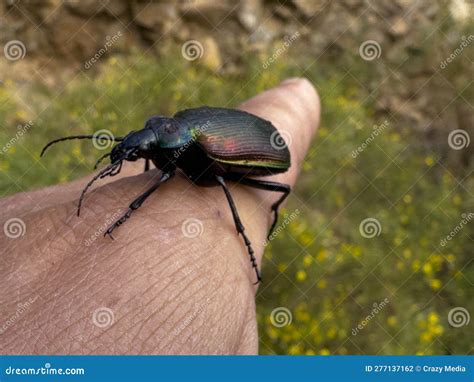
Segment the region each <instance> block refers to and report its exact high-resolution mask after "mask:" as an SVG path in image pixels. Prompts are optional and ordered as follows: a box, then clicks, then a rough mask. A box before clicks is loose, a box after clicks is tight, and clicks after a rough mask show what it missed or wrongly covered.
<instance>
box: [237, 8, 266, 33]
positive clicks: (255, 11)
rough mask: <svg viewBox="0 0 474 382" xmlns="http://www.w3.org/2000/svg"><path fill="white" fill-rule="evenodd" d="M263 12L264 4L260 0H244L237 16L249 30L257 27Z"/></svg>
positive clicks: (251, 30)
mask: <svg viewBox="0 0 474 382" xmlns="http://www.w3.org/2000/svg"><path fill="white" fill-rule="evenodd" d="M261 14H262V4H261V3H260V1H259V0H244V1H242V2H241V3H240V7H239V11H238V12H237V18H238V19H239V21H240V23H241V24H242V26H243V27H244V28H245V29H246V30H247V31H249V32H253V31H255V30H256V29H257V27H258V24H259V21H260V18H261Z"/></svg>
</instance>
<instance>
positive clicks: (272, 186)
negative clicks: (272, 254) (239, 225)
mask: <svg viewBox="0 0 474 382" xmlns="http://www.w3.org/2000/svg"><path fill="white" fill-rule="evenodd" d="M225 177H226V179H229V180H233V181H234V182H238V183H240V184H243V185H245V186H249V187H253V188H258V189H260V190H267V191H276V192H282V193H283V195H282V196H281V198H280V199H278V200H277V201H276V202H275V203H273V204H272V211H273V213H274V217H273V223H272V226H271V228H270V231H269V232H268V239H270V236H271V234H272V232H273V230H274V229H275V227H276V224H277V222H278V209H279V208H280V205H281V204H282V203H283V202H284V200H285V199H286V198H287V196H288V195H289V194H290V191H291V187H290V186H289V185H287V184H284V183H278V182H269V181H266V180H258V179H252V178H246V177H242V176H241V175H240V174H232V173H231V174H226V175H225Z"/></svg>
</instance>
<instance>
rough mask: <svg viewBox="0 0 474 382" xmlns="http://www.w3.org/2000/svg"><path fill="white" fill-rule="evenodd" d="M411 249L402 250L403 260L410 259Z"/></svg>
mask: <svg viewBox="0 0 474 382" xmlns="http://www.w3.org/2000/svg"><path fill="white" fill-rule="evenodd" d="M411 254H412V253H411V249H410V248H406V249H404V250H403V257H404V258H405V259H409V258H410V257H411Z"/></svg>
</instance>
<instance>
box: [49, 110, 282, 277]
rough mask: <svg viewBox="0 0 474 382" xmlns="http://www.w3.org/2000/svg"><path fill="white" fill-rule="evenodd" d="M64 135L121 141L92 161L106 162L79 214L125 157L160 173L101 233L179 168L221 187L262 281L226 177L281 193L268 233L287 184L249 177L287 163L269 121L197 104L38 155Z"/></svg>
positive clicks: (195, 178)
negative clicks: (59, 144) (124, 132)
mask: <svg viewBox="0 0 474 382" xmlns="http://www.w3.org/2000/svg"><path fill="white" fill-rule="evenodd" d="M69 139H103V140H110V141H115V142H120V143H119V144H118V145H116V146H114V147H113V149H112V150H111V152H110V153H107V154H105V155H104V156H102V157H101V158H100V159H99V160H98V161H97V164H98V163H99V162H100V161H101V160H102V159H104V158H106V157H110V162H111V163H110V164H109V165H108V166H107V167H105V168H104V169H102V170H101V171H100V172H99V173H98V174H97V175H95V176H94V177H93V178H92V180H91V181H90V182H89V183H88V184H87V185H86V187H85V188H84V190H83V191H82V194H81V196H80V198H79V204H78V208H77V215H78V216H79V213H80V210H81V204H82V201H83V199H84V196H85V193H86V191H87V190H88V188H89V187H90V186H91V185H92V183H94V182H95V181H96V180H97V179H99V178H104V177H106V176H114V175H116V174H118V173H119V172H120V170H121V168H122V162H123V161H124V160H127V161H136V160H137V159H140V158H144V159H145V161H146V162H145V163H146V164H145V171H147V170H148V169H149V164H150V161H151V162H153V164H154V165H155V166H156V167H157V168H158V169H160V170H161V171H162V174H161V176H160V178H159V179H157V181H156V183H155V184H154V185H153V186H151V187H150V188H149V189H148V190H147V191H146V192H144V193H143V194H141V195H140V196H138V197H137V198H136V199H135V200H134V201H133V202H132V203H131V204H130V206H129V208H128V210H127V212H126V213H125V214H124V215H123V216H122V217H120V218H119V219H118V220H117V221H116V222H115V223H114V224H112V225H111V226H110V227H109V228H108V229H107V231H106V232H105V234H104V236H105V235H109V236H112V235H111V234H112V231H113V230H114V229H115V228H116V227H118V226H119V225H121V224H123V223H124V222H125V221H126V220H127V219H128V218H129V217H130V215H131V214H132V212H133V211H134V210H136V209H137V208H139V207H140V206H141V205H142V204H143V202H144V201H145V200H146V198H148V197H149V196H150V195H151V194H152V193H153V191H155V190H156V189H157V188H158V187H159V186H160V185H161V184H162V183H164V182H166V181H167V180H169V179H171V178H172V177H173V176H174V175H175V172H176V170H177V169H179V170H181V171H182V172H183V173H184V174H185V175H186V176H187V177H188V178H189V179H190V180H191V181H192V182H194V183H195V184H197V185H200V186H219V185H220V186H221V187H222V188H223V190H224V193H225V196H226V198H227V201H228V203H229V206H230V209H231V211H232V215H233V218H234V223H235V227H236V229H237V232H238V234H241V235H242V237H243V239H244V242H245V245H246V246H247V250H248V253H249V256H250V261H251V263H252V266H253V268H254V269H255V272H256V274H257V283H258V282H259V281H261V277H260V273H259V270H258V268H257V263H256V260H255V256H254V251H253V249H252V246H251V243H250V240H249V239H248V237H247V235H246V234H245V232H244V226H243V225H242V222H241V220H240V217H239V214H238V213H237V209H236V207H235V203H234V200H233V199H232V195H231V193H230V191H229V189H228V188H227V185H226V180H229V181H233V182H238V183H240V184H242V185H245V186H250V187H254V188H258V189H263V190H268V191H278V192H282V193H283V195H282V196H281V197H280V199H279V200H278V201H277V202H275V203H274V204H273V205H272V207H271V208H272V211H273V212H274V219H273V224H272V226H271V229H270V234H271V232H272V231H273V229H274V228H275V225H276V223H277V219H278V208H279V206H280V204H281V203H282V202H283V201H284V200H285V198H286V197H287V196H288V194H289V193H290V186H288V185H286V184H282V183H276V182H268V181H263V180H257V179H253V178H250V176H266V175H273V174H277V173H282V172H285V171H287V170H288V168H289V167H290V152H289V151H288V148H287V146H286V144H285V141H284V139H283V138H282V137H281V135H280V134H279V133H278V130H277V129H276V128H275V127H274V126H273V125H272V124H271V123H270V122H269V121H266V120H264V119H262V118H259V117H257V116H255V115H253V114H250V113H247V112H245V111H241V110H234V109H225V108H215V107H200V108H197V109H187V110H183V111H180V112H178V113H177V114H175V115H174V116H173V117H172V118H168V117H163V116H153V117H151V118H150V119H148V121H146V123H145V127H144V128H143V129H142V130H139V131H132V132H130V133H129V134H128V135H126V136H125V137H108V136H98V137H97V136H94V135H76V136H69V137H64V138H60V139H56V140H54V141H51V142H50V143H48V144H47V145H46V146H45V147H44V149H43V151H42V152H41V155H43V154H44V152H45V151H46V149H47V148H48V147H49V146H50V145H52V144H54V143H56V142H60V141H64V140H69ZM97 164H96V166H97ZM270 234H269V235H270Z"/></svg>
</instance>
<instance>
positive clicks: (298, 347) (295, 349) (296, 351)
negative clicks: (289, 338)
mask: <svg viewBox="0 0 474 382" xmlns="http://www.w3.org/2000/svg"><path fill="white" fill-rule="evenodd" d="M302 350H303V349H302V348H301V345H291V346H290V348H289V349H288V353H289V354H292V355H296V354H301V353H302Z"/></svg>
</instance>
